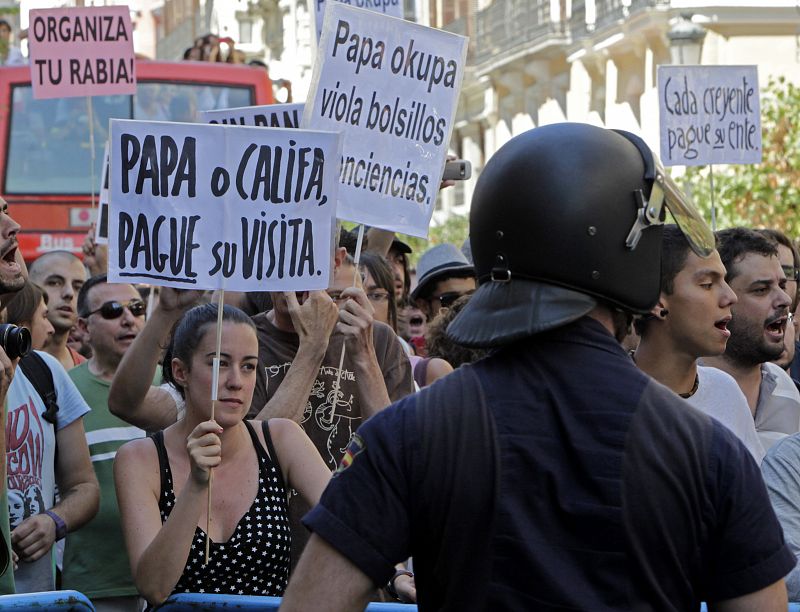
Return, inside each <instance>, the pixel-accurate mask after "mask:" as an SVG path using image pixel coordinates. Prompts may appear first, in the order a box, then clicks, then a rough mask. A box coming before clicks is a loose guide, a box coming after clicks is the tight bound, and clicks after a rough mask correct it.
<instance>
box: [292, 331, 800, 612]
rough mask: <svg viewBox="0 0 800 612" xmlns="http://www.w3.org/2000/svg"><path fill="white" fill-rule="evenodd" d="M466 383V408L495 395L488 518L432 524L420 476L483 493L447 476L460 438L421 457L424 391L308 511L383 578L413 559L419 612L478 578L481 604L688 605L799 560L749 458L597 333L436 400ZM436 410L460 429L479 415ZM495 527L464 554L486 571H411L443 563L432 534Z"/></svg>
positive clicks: (746, 586) (363, 434) (368, 440)
mask: <svg viewBox="0 0 800 612" xmlns="http://www.w3.org/2000/svg"><path fill="white" fill-rule="evenodd" d="M472 377H475V378H477V381H478V386H479V388H480V393H479V394H478V396H476V397H475V399H474V400H473V401H478V398H479V397H482V398H486V399H488V400H489V403H490V405H491V415H492V418H493V419H494V423H495V427H496V431H497V439H498V443H499V444H498V446H499V466H500V469H499V495H498V498H497V505H496V508H495V510H494V516H491V515H488V513H484V515H483V516H474V515H472V513H473V512H474V506H472V505H469V506H462V507H454V508H451V511H450V512H449V514H447V515H446V516H444V517H439V520H441V521H442V524H440V525H435V524H433V525H432V524H430V523H429V522H427V521H428V520H429V519H430V517H431V516H432V514H431V513H430V512H426V511H425V508H426V506H427V505H428V504H429V503H430V501H431V497H434V498H436V497H441V493H440V491H439V490H437V489H431V488H430V487H427V488H426V487H423V486H422V483H423V482H424V481H425V480H429V481H431V482H435V481H437V480H438V481H439V484H440V487H441V490H444V491H450V490H451V489H452V487H453V485H454V484H455V485H456V486H458V485H459V484H460V485H461V486H466V487H467V488H468V489H469V488H473V489H474V491H475V492H476V493H477V494H484V495H485V494H486V490H485V487H481V486H480V484H479V483H475V482H472V483H470V482H469V481H466V482H465V480H464V479H465V477H466V478H467V479H468V478H469V474H468V473H467V474H465V473H464V472H463V471H461V470H457V471H455V472H453V471H452V466H449V465H448V462H449V460H451V459H452V458H453V457H456V456H459V455H460V454H462V453H468V452H469V449H463V448H458V442H457V441H452V444H451V446H450V448H444V449H442V450H443V451H444V452H443V453H442V456H441V457H439V459H438V460H437V461H428V462H425V463H423V462H421V461H419V460H418V459H419V457H421V456H422V455H423V454H424V453H425V451H424V450H422V447H423V446H424V439H425V436H426V435H436V434H435V432H425V431H424V430H422V428H424V423H421V422H420V416H419V413H418V411H419V410H421V409H422V408H420V405H424V404H425V403H426V399H425V396H424V395H423V396H422V398H420V397H419V396H416V397H415V396H411V397H409V398H407V399H405V400H403V401H402V402H400V403H399V404H398V405H396V406H394V407H392V408H391V409H389V410H386V411H384V412H383V413H381V414H379V415H377V416H375V417H374V418H373V419H371V420H370V421H369V422H368V423H366V424H365V425H364V426H363V427H362V428H361V429H360V430H359V434H358V435H359V436H360V440H359V441H357V442H356V443H354V444H353V445H352V446H351V449H352V451H353V453H354V454H355V455H356V456H355V457H354V459H353V461H352V463H351V465H350V466H349V467H348V468H347V469H345V470H342V471H341V473H340V474H338V475H337V476H336V478H335V479H334V481H333V482H332V483H331V486H329V487H328V489H327V490H326V492H325V494H324V496H323V498H322V501H321V503H320V505H319V506H317V508H316V509H315V510H313V511H312V512H311V513H310V514H309V515H308V516H307V517H306V520H305V522H306V525H307V526H308V527H310V528H311V529H312V530H314V531H315V532H316V533H317V534H319V535H320V536H321V537H322V538H323V539H325V540H327V541H328V542H330V543H332V544H333V545H334V547H336V548H337V549H338V550H339V551H340V552H341V553H342V554H343V555H344V556H346V557H348V558H349V559H350V560H351V561H352V562H353V563H354V564H355V565H356V566H358V567H359V568H360V569H361V570H362V571H364V572H365V573H366V574H367V575H369V576H370V577H371V578H372V579H373V580H374V582H375V583H376V584H382V583H385V582H386V580H388V578H389V577H390V576H391V575H392V572H393V571H394V568H393V564H394V562H396V561H398V560H401V559H403V558H405V557H407V556H409V555H412V554H413V556H414V561H415V567H416V568H417V576H418V578H417V582H418V589H419V594H420V595H419V597H420V604H421V607H422V608H423V609H440V608H441V607H443V606H444V604H445V602H449V603H450V604H452V597H445V594H446V593H447V592H448V590H451V591H452V592H453V593H456V594H458V593H473V595H471V596H470V597H474V591H473V589H474V585H473V583H475V582H476V581H486V582H487V583H488V584H487V586H486V589H485V592H484V596H485V600H484V603H483V605H481V606H480V608H481V609H488V610H498V609H504V610H541V609H547V608H563V607H566V608H572V609H580V610H612V609H613V610H634V609H642V608H651V609H658V610H690V609H697V607H698V605H699V602H700V601H701V600H709V601H720V600H724V599H729V598H731V597H736V596H739V595H742V594H745V593H750V592H753V591H756V590H758V589H760V588H763V587H764V586H767V585H768V584H772V583H773V582H775V581H777V580H779V579H780V578H782V577H783V576H784V575H785V574H786V573H787V572H788V571H789V570H790V569H791V567H792V566H793V565H794V558H793V556H792V554H791V553H790V551H789V550H788V549H787V547H786V546H785V545H784V543H783V536H782V533H781V530H780V528H779V527H778V526H777V524H776V522H775V517H774V514H773V511H772V508H771V506H770V503H769V500H768V498H767V495H766V491H765V489H764V485H763V482H762V480H761V475H760V472H759V470H758V467H757V466H756V464H755V462H754V461H753V460H752V458H751V456H750V454H749V453H748V452H747V450H746V449H745V448H744V446H743V445H742V444H741V443H740V442H739V441H738V440H737V439H736V438H735V437H734V436H733V435H732V434H731V433H730V432H729V431H728V430H727V429H726V428H725V427H723V426H722V425H720V424H719V423H718V422H716V421H713V420H711V419H709V418H708V417H706V416H705V415H703V414H702V413H700V412H698V411H696V410H693V409H692V408H691V407H689V406H688V405H687V404H685V403H684V402H683V400H681V399H680V398H678V397H677V396H676V395H675V394H673V393H672V392H671V391H669V390H668V389H666V388H665V387H662V386H661V385H659V384H658V383H656V382H655V381H653V380H652V379H650V378H649V377H647V376H646V375H644V374H643V373H641V372H640V371H639V370H638V369H637V368H636V367H635V366H634V365H633V364H632V363H631V360H630V358H628V356H627V355H626V354H625V352H624V351H623V350H622V348H621V347H620V346H619V344H618V343H617V342H616V341H615V340H614V338H612V337H611V335H610V334H609V333H608V332H607V331H606V330H605V329H604V328H603V327H602V326H601V325H600V324H599V323H597V322H596V321H594V320H592V319H589V318H584V319H581V320H580V321H578V322H576V323H573V324H571V325H568V326H566V327H561V328H558V329H556V330H553V331H550V332H546V333H544V334H540V335H539V336H535V337H534V338H531V339H529V340H527V341H525V342H522V343H517V344H515V345H514V346H513V347H510V348H508V349H505V350H503V351H501V352H500V354H498V355H495V356H493V357H492V358H490V359H487V360H484V361H482V362H480V363H478V364H476V365H475V366H472V367H470V368H468V369H467V370H466V371H465V370H459V371H457V372H455V373H454V374H453V375H452V376H449V377H447V378H446V379H445V380H444V381H443V382H442V385H441V386H442V387H444V389H436V390H435V391H434V390H432V391H433V392H434V394H437V393H438V394H441V393H442V392H444V393H443V395H439V397H449V398H451V399H452V398H453V397H454V395H455V396H458V395H459V394H460V393H461V392H460V391H459V388H460V387H462V386H464V385H468V386H469V385H470V384H471V381H470V380H468V379H470V378H472ZM437 384H438V383H437ZM425 393H426V392H424V391H423V394H425ZM427 393H430V392H427ZM433 409H435V407H434V408H433ZM444 409H445V410H447V411H450V412H452V414H451V416H450V421H451V422H452V423H453V424H454V425H455V426H458V423H459V419H458V413H459V412H461V411H463V410H467V409H471V407H467V406H459V405H457V404H453V403H449V404H448V405H447V406H446V407H445V408H444ZM676 449H680V452H679V453H676ZM486 460H489V459H488V458H487V459H486ZM448 477H451V478H452V477H455V478H458V479H460V481H459V482H458V483H452V482H446V479H447V478H448ZM481 491H482V493H479V492H481ZM472 503H475V504H477V503H478V502H477V501H475V500H472ZM411 517H420V520H418V521H416V522H414V521H413V520H410V518H411ZM489 522H493V533H492V534H491V536H490V539H489V547H488V548H486V549H483V550H480V549H478V550H474V552H473V554H476V555H480V554H484V555H489V554H490V555H491V557H492V559H493V562H492V563H491V564H488V565H487V569H488V571H489V573H488V574H487V575H484V576H474V575H468V574H465V573H461V572H455V573H454V574H453V575H450V574H451V573H450V572H446V573H445V575H446V576H448V577H449V578H450V579H452V580H453V581H454V583H451V584H449V585H448V584H443V583H441V582H439V581H438V580H430V579H428V582H427V583H426V577H430V576H431V575H432V574H433V573H434V572H429V571H428V572H426V571H420V568H430V567H432V566H434V565H435V559H436V558H437V557H438V556H439V554H440V551H439V546H440V542H439V540H438V539H437V538H430V537H428V536H430V535H432V534H436V533H441V532H442V530H443V529H444V528H445V526H449V528H450V529H452V528H453V525H460V526H462V527H461V529H462V531H461V535H462V537H463V538H464V539H465V540H467V541H469V540H470V539H471V538H472V537H473V531H472V530H473V529H475V528H476V526H477V527H480V525H482V524H486V523H489ZM423 536H424V537H423ZM477 537H479V536H476V538H477ZM451 561H452V563H453V564H458V563H459V560H458V559H452V560H451ZM471 601H472V603H473V604H474V603H475V600H474V599H471ZM466 604H467V602H465V605H466ZM463 609H473V608H472V606H469V605H466V607H465V608H463Z"/></svg>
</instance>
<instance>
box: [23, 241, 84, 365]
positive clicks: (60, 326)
mask: <svg viewBox="0 0 800 612" xmlns="http://www.w3.org/2000/svg"><path fill="white" fill-rule="evenodd" d="M28 274H29V276H30V278H31V280H32V281H33V282H35V283H36V284H37V285H39V286H41V287H42V289H44V290H45V291H46V292H47V295H48V298H49V299H48V304H47V306H48V307H47V318H48V319H49V320H50V323H52V325H53V329H54V330H55V333H54V334H53V335H52V336H51V337H50V340H48V342H47V346H45V347H44V350H45V351H46V352H48V353H50V354H51V355H52V356H53V357H55V358H56V359H58V361H59V362H60V363H61V365H62V366H64V369H65V370H70V369H72V368H74V367H75V366H76V365H78V364H80V363H82V362H84V361H86V359H85V358H84V357H83V356H81V355H79V354H78V353H77V352H75V351H74V350H73V349H71V348H70V347H68V346H67V340H69V332H70V330H71V329H72V328H73V327H74V326H75V323H76V322H77V320H78V311H77V305H76V303H77V299H78V292H79V291H80V289H81V287H82V286H83V283H84V282H85V281H86V269H85V268H84V267H83V263H82V262H81V260H80V259H78V258H77V257H76V256H75V255H73V254H72V253H70V252H69V251H52V252H50V253H45V254H44V255H42V256H40V257H39V258H38V259H37V260H36V261H34V262H33V263H32V264H31V267H30V270H29V272H28Z"/></svg>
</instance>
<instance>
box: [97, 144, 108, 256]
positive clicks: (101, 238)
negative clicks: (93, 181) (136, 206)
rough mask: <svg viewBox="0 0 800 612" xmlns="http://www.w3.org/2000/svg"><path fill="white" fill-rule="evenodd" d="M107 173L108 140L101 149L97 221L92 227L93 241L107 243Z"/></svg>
mask: <svg viewBox="0 0 800 612" xmlns="http://www.w3.org/2000/svg"><path fill="white" fill-rule="evenodd" d="M108 174H109V154H108V141H106V146H105V148H104V149H103V173H102V174H101V175H100V176H101V180H100V199H99V201H98V211H99V212H98V215H97V223H96V225H95V227H94V241H95V242H96V243H97V244H108V191H109V185H108Z"/></svg>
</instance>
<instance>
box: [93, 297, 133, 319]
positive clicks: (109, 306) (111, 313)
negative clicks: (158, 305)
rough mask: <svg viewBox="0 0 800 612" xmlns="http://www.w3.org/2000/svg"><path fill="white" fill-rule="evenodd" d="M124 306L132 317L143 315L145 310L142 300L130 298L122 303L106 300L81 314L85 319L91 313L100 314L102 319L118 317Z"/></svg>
mask: <svg viewBox="0 0 800 612" xmlns="http://www.w3.org/2000/svg"><path fill="white" fill-rule="evenodd" d="M126 308H127V309H128V310H129V311H130V313H131V314H132V315H133V316H134V317H143V316H144V313H145V312H146V311H147V306H145V303H144V302H143V301H142V300H131V301H130V302H126V303H124V304H123V303H122V302H117V301H116V300H114V301H111V302H106V303H105V304H103V305H102V306H100V308H98V309H97V310H93V311H91V312H87V313H86V314H85V315H82V316H83V318H84V319H86V318H88V317H89V316H91V315H93V314H97V313H100V316H101V317H103V318H104V319H109V320H110V319H118V318H120V317H121V316H122V313H123V312H125V309H126Z"/></svg>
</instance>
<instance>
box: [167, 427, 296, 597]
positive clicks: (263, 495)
mask: <svg viewBox="0 0 800 612" xmlns="http://www.w3.org/2000/svg"><path fill="white" fill-rule="evenodd" d="M264 424H265V427H264V439H265V440H266V442H267V447H268V448H269V452H270V456H267V454H266V453H265V452H264V448H263V447H262V446H261V443H260V441H259V440H258V437H257V436H256V433H255V431H253V428H252V426H251V425H250V423H248V422H247V421H245V426H246V427H247V431H248V432H249V433H250V437H251V438H252V440H253V444H254V446H255V448H256V453H257V455H258V465H259V478H258V482H259V485H258V494H257V495H256V498H255V500H253V504H252V505H251V506H250V508H249V509H248V511H247V512H246V513H245V515H244V516H243V517H242V518H241V519H240V520H239V523H238V524H237V525H236V529H235V530H234V532H233V535H232V536H231V537H230V539H229V540H228V541H227V542H219V543H217V542H214V541H212V542H211V544H210V548H209V561H208V565H205V564H204V561H205V542H206V534H205V531H203V530H202V529H200V527H197V528H196V529H195V531H194V538H193V539H192V547H191V550H190V551H189V558H188V559H187V561H186V566H185V567H184V568H183V574H182V575H181V577H180V579H179V580H178V583H177V584H176V585H175V589H174V590H173V593H213V594H223V595H270V596H275V597H280V596H282V595H283V592H284V590H285V589H286V584H287V582H288V581H289V566H290V563H291V559H290V549H291V534H290V530H289V519H288V514H287V509H286V487H285V486H284V483H283V475H282V473H281V469H280V466H279V465H278V462H277V459H276V460H272V459H271V458H270V457H274V458H277V454H276V453H275V449H274V447H273V446H272V439H271V438H270V436H269V429H268V427H266V422H265V423H264ZM153 442H154V443H155V445H156V449H158V462H159V467H160V471H161V496H160V498H159V500H158V507H159V509H160V511H161V522H162V523H164V521H166V520H167V517H168V516H169V513H170V512H171V511H172V507H173V506H174V505H175V492H174V491H173V488H172V471H171V470H170V467H169V458H168V457H167V453H166V449H165V447H164V436H163V434H162V432H158V433H157V434H155V435H154V436H153Z"/></svg>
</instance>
